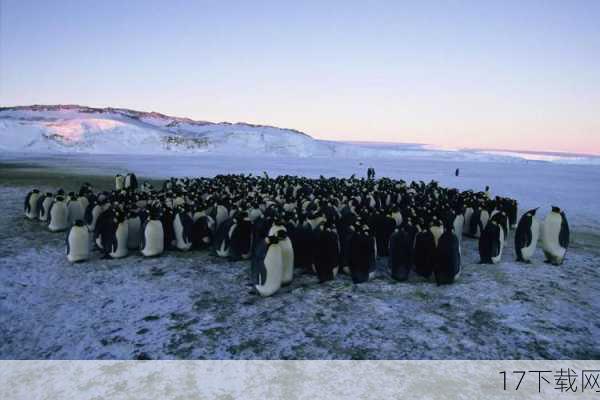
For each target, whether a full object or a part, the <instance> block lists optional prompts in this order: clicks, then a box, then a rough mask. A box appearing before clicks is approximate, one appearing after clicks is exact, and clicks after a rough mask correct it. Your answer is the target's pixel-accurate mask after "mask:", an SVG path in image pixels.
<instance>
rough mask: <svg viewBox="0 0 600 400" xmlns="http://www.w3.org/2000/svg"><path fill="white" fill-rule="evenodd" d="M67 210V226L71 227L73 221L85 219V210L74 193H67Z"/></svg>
mask: <svg viewBox="0 0 600 400" xmlns="http://www.w3.org/2000/svg"><path fill="white" fill-rule="evenodd" d="M67 209H68V210H69V225H73V224H74V223H75V221H77V220H83V219H84V218H85V209H84V208H83V206H82V205H81V202H80V201H79V200H78V198H77V195H76V194H75V192H71V193H69V197H68V200H67Z"/></svg>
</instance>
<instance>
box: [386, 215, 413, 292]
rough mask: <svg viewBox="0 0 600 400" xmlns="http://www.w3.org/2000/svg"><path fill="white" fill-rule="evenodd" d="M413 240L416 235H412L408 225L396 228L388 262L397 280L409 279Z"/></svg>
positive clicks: (391, 272)
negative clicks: (407, 227)
mask: <svg viewBox="0 0 600 400" xmlns="http://www.w3.org/2000/svg"><path fill="white" fill-rule="evenodd" d="M413 242H414V236H411V234H410V232H409V231H408V230H407V229H406V225H404V226H401V227H398V228H396V229H395V230H394V233H392V236H391V237H390V243H389V246H390V249H389V253H390V257H389V259H388V262H389V268H390V274H391V275H392V278H393V279H395V280H397V281H400V282H402V281H406V280H407V279H408V274H409V273H410V269H411V265H412V257H413Z"/></svg>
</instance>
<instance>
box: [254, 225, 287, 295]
mask: <svg viewBox="0 0 600 400" xmlns="http://www.w3.org/2000/svg"><path fill="white" fill-rule="evenodd" d="M282 263H283V255H282V253H281V246H279V240H278V238H277V237H276V236H268V237H267V238H265V239H264V240H262V241H261V243H259V244H258V246H257V247H256V251H255V254H254V257H253V258H252V267H251V271H252V279H253V283H254V287H255V288H256V290H257V291H258V293H259V294H260V295H261V296H265V297H266V296H271V295H273V294H274V293H275V292H277V291H278V290H279V288H281V282H282V278H283V266H282Z"/></svg>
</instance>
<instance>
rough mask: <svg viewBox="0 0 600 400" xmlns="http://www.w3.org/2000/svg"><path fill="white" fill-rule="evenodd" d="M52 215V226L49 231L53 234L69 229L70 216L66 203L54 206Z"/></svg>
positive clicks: (49, 226)
mask: <svg viewBox="0 0 600 400" xmlns="http://www.w3.org/2000/svg"><path fill="white" fill-rule="evenodd" d="M50 214H51V215H50V225H48V229H49V230H50V231H51V232H60V231H64V230H65V229H67V228H68V227H69V219H68V217H69V214H68V212H67V206H66V204H65V203H56V204H54V205H53V206H52V210H51V213H50Z"/></svg>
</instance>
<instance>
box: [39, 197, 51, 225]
mask: <svg viewBox="0 0 600 400" xmlns="http://www.w3.org/2000/svg"><path fill="white" fill-rule="evenodd" d="M53 201H54V199H53V198H52V197H46V198H45V199H44V201H43V202H42V210H38V211H40V221H43V222H45V221H48V211H49V210H50V205H51V204H52V202H53Z"/></svg>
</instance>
